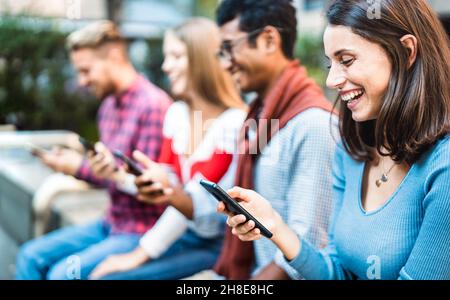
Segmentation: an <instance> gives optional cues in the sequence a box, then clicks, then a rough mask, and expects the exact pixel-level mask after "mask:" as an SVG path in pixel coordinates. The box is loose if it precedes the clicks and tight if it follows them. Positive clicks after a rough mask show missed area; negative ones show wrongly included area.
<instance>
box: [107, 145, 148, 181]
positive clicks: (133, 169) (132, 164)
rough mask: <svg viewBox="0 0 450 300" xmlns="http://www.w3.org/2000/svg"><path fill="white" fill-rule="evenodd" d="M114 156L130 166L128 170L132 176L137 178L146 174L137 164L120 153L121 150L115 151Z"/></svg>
mask: <svg viewBox="0 0 450 300" xmlns="http://www.w3.org/2000/svg"><path fill="white" fill-rule="evenodd" d="M113 155H114V156H115V157H117V158H118V159H120V160H121V161H122V162H124V163H125V164H126V165H127V166H128V170H129V171H130V173H131V174H133V175H135V176H141V175H142V174H143V173H144V172H143V170H142V169H141V167H139V166H138V164H137V163H135V162H134V161H132V160H131V159H130V158H129V157H127V156H126V155H125V154H123V153H122V152H120V151H119V150H114V151H113Z"/></svg>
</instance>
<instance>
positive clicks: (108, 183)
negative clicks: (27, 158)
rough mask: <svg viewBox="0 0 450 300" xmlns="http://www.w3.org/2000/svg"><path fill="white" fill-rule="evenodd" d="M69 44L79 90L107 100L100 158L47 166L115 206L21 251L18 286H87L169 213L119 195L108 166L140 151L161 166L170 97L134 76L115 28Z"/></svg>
mask: <svg viewBox="0 0 450 300" xmlns="http://www.w3.org/2000/svg"><path fill="white" fill-rule="evenodd" d="M67 42H68V43H67V44H68V48H69V51H70V56H71V60H72V63H73V65H74V66H75V68H76V69H77V71H78V81H79V83H80V85H81V86H84V87H88V88H90V89H91V90H92V91H93V92H94V93H95V95H96V96H97V98H99V99H103V102H102V105H101V107H100V109H99V112H98V125H99V131H100V139H101V143H98V144H97V145H96V150H98V153H99V154H97V155H92V153H91V155H90V156H89V158H88V159H87V158H84V157H83V156H82V155H81V154H79V153H78V152H76V151H74V150H68V149H58V150H54V151H53V152H52V153H50V154H46V155H44V156H43V157H42V161H43V162H44V163H45V164H46V165H48V166H49V167H51V168H52V169H54V170H55V171H57V172H62V173H64V174H67V175H73V176H75V177H77V178H78V179H82V180H85V181H87V182H89V183H92V184H95V185H98V186H101V187H105V188H107V189H108V191H109V194H110V196H111V205H110V208H109V210H108V213H107V216H106V217H105V218H104V219H102V220H99V221H97V222H94V223H92V224H87V225H81V226H74V227H68V228H63V229H60V230H57V231H54V232H52V233H50V234H48V235H46V236H43V237H40V238H37V239H35V240H32V241H29V242H27V243H26V244H24V245H23V246H22V247H21V249H20V252H19V255H18V257H17V266H16V277H17V279H87V278H88V276H89V273H90V272H91V271H92V270H93V269H94V268H95V266H96V265H97V264H98V263H99V262H101V261H102V260H103V259H105V257H107V256H109V255H112V254H118V253H123V252H128V251H130V250H132V249H134V248H135V247H136V246H137V245H138V244H139V239H140V237H141V235H142V234H143V233H145V232H146V231H147V230H149V229H150V228H151V227H152V226H153V225H154V224H155V223H156V221H157V219H158V218H159V216H160V215H161V214H162V212H163V211H164V209H165V206H162V205H146V204H145V203H143V202H139V201H138V200H137V199H135V198H134V197H133V196H130V195H128V194H125V193H122V192H120V191H119V190H118V189H117V186H116V183H115V182H116V181H117V178H116V177H115V176H119V175H118V174H117V173H119V172H116V170H117V169H116V168H114V165H115V164H114V163H111V162H112V160H113V157H112V155H111V154H110V150H116V149H117V150H120V151H121V152H123V153H124V154H125V155H127V156H131V153H132V151H133V150H136V149H137V150H140V151H142V152H144V153H145V154H146V155H148V156H149V157H150V158H151V159H153V160H156V159H157V157H158V156H159V152H160V146H161V141H162V125H163V121H164V115H165V113H166V110H167V109H168V107H169V105H170V104H171V100H170V98H169V96H167V94H166V93H165V92H163V91H162V90H161V89H159V88H157V87H156V86H154V85H153V84H151V83H150V82H149V81H147V80H146V79H145V78H143V77H142V76H140V75H139V74H138V73H137V72H136V71H135V69H134V68H133V66H132V64H131V63H130V61H129V60H128V57H127V54H126V44H125V41H124V39H123V37H122V36H121V35H120V33H119V32H118V30H117V28H116V27H115V26H114V24H113V23H111V22H109V21H102V22H96V23H94V24H92V25H90V26H87V27H85V28H83V29H81V30H79V31H76V32H74V33H72V34H71V35H70V36H69V37H68V41H67Z"/></svg>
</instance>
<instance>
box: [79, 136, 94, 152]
mask: <svg viewBox="0 0 450 300" xmlns="http://www.w3.org/2000/svg"><path fill="white" fill-rule="evenodd" d="M78 140H79V141H80V143H81V145H83V147H84V151H86V152H88V151H92V152H93V153H94V154H97V151H95V147H94V145H93V144H92V143H91V142H89V141H88V140H86V139H85V138H83V137H81V136H80V137H78Z"/></svg>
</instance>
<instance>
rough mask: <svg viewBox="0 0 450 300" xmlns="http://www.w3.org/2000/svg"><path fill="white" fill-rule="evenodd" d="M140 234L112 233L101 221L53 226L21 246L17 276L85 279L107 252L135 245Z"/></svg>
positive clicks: (120, 251)
mask: <svg viewBox="0 0 450 300" xmlns="http://www.w3.org/2000/svg"><path fill="white" fill-rule="evenodd" d="M140 237H141V235H138V234H111V233H110V226H109V225H108V224H106V223H105V222H104V221H97V222H94V223H91V224H87V225H81V226H73V227H67V228H62V229H59V230H56V231H54V232H51V233H49V234H47V235H45V236H42V237H39V238H37V239H35V240H31V241H29V242H27V243H25V244H24V245H23V246H22V247H21V248H20V251H19V254H18V256H17V263H16V279H31V280H39V279H59V280H64V279H87V278H88V276H89V274H90V273H91V272H92V271H93V270H94V268H95V267H96V266H97V265H98V264H99V263H100V262H102V261H103V260H104V259H105V258H106V257H107V256H108V255H112V254H119V253H126V252H129V251H131V250H133V249H134V248H136V247H137V246H138V245H139V239H140Z"/></svg>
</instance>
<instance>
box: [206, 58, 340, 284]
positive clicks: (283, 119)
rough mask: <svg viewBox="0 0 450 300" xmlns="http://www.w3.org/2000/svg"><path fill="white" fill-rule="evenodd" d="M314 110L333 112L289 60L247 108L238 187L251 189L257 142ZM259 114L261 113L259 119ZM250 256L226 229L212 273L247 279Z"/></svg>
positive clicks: (297, 64) (250, 245)
mask: <svg viewBox="0 0 450 300" xmlns="http://www.w3.org/2000/svg"><path fill="white" fill-rule="evenodd" d="M313 107H314V108H321V109H323V110H326V111H328V112H331V111H332V105H331V103H330V102H328V100H327V99H326V98H325V96H324V95H323V92H322V90H321V88H320V87H319V86H318V85H317V84H316V83H315V82H314V80H312V79H311V78H309V77H308V75H307V72H306V69H305V68H304V67H302V66H301V65H300V62H299V61H298V60H295V61H292V62H291V63H290V64H289V65H288V66H287V67H286V69H285V70H284V71H283V72H282V74H281V76H280V78H279V79H278V81H277V82H276V83H275V85H274V87H273V88H272V89H271V90H270V91H269V93H268V94H267V96H266V97H265V98H264V100H263V101H260V99H257V100H255V101H254V103H253V104H252V105H251V107H250V112H249V114H248V116H247V119H246V120H245V123H244V126H243V128H242V130H241V134H240V141H239V144H240V147H241V148H240V152H239V153H240V156H239V161H238V166H237V173H236V185H237V186H240V187H243V188H246V189H253V172H252V171H253V167H254V164H255V162H256V159H257V157H258V155H259V154H260V153H261V150H262V149H260V148H261V145H259V142H258V141H259V140H260V139H261V138H265V137H266V136H267V141H264V145H267V144H268V143H269V141H270V139H271V138H272V137H273V136H274V135H275V134H276V133H277V129H281V128H283V127H284V126H285V125H286V124H287V123H288V122H289V120H291V119H292V118H294V117H295V116H297V115H298V114H299V113H301V112H302V111H304V110H307V109H309V108H313ZM261 109H262V110H261ZM259 111H261V113H260V115H259V118H258V112H259ZM256 119H259V120H263V121H258V125H257V133H256V138H255V139H254V140H252V141H249V139H248V126H247V125H248V124H249V122H250V123H253V124H254V122H255V120H256ZM274 119H275V120H279V126H277V127H278V128H271V123H272V122H271V120H274ZM265 120H267V122H266V121H265ZM257 145H259V146H257ZM254 149H256V154H250V153H255V151H254ZM250 150H252V151H250ZM243 151H245V152H243ZM253 255H254V254H253V243H251V242H242V241H241V240H240V239H239V238H238V237H236V236H234V235H233V234H232V233H231V229H230V228H229V227H227V229H226V232H225V241H224V245H223V247H222V252H221V254H220V257H219V259H218V261H217V263H216V266H215V268H214V270H215V271H216V272H217V273H218V274H220V275H222V276H225V277H226V278H227V279H236V280H241V279H248V278H249V277H250V273H251V268H252V266H253V263H254V257H253Z"/></svg>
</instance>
